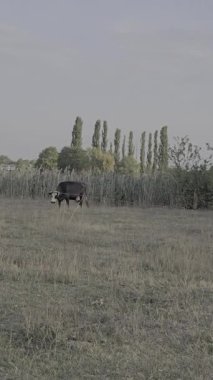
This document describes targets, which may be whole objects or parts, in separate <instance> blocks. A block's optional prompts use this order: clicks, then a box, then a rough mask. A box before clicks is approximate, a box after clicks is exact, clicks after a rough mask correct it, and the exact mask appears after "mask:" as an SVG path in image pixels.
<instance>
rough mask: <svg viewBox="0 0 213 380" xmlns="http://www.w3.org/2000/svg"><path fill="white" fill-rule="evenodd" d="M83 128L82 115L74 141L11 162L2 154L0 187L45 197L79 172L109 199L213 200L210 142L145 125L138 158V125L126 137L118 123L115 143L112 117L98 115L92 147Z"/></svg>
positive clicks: (100, 198)
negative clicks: (171, 134) (151, 130)
mask: <svg viewBox="0 0 213 380" xmlns="http://www.w3.org/2000/svg"><path fill="white" fill-rule="evenodd" d="M82 129H83V121H82V119H81V118H80V117H77V118H76V120H75V123H74V126H73V130H72V139H71V141H70V143H69V145H68V146H65V147H63V148H62V149H61V151H60V152H58V151H57V149H56V147H52V146H50V147H47V148H45V149H43V150H42V152H40V154H39V156H38V159H37V160H36V161H29V160H23V159H19V160H18V161H17V162H12V161H11V160H10V159H9V158H8V157H6V156H0V168H1V169H2V173H1V179H0V193H1V194H2V195H5V196H12V197H13V196H18V197H20V196H21V197H34V198H35V197H40V196H42V197H43V196H46V194H47V192H48V190H49V189H50V188H53V187H54V186H56V184H57V182H58V181H59V180H61V179H65V178H66V179H68V178H75V179H83V180H84V181H86V182H87V183H88V187H89V192H90V197H91V198H92V199H93V200H94V201H95V202H105V203H106V204H110V205H123V204H132V205H134V204H135V205H141V206H150V205H159V206H162V205H166V206H182V207H186V208H194V209H196V208H200V207H210V206H211V205H212V204H213V163H212V153H213V149H212V147H211V146H210V145H209V144H206V151H205V152H202V150H201V148H200V147H198V146H197V145H193V144H192V143H191V142H190V140H189V138H188V137H187V136H186V137H182V138H180V137H177V138H175V142H174V144H173V145H169V143H168V128H167V126H163V127H162V128H161V129H160V131H158V130H156V131H155V132H154V134H152V133H149V135H148V136H147V135H146V131H143V132H142V133H141V139H140V159H139V161H138V160H137V159H136V156H135V145H134V135H133V131H130V132H129V134H128V136H127V138H126V136H125V135H124V136H123V137H122V136H121V130H120V129H118V128H117V129H116V130H115V133H114V141H113V143H112V142H110V143H109V140H108V125H107V122H106V121H104V122H103V125H102V123H101V121H100V120H97V121H96V123H95V125H94V132H93V135H92V139H91V147H89V148H87V149H84V148H83V146H82ZM121 139H122V142H121ZM204 157H205V158H204ZM4 169H6V170H4ZM8 169H11V170H8ZM12 169H13V170H12Z"/></svg>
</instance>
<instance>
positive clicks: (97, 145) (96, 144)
mask: <svg viewBox="0 0 213 380" xmlns="http://www.w3.org/2000/svg"><path fill="white" fill-rule="evenodd" d="M100 131H101V121H100V120H97V121H96V123H95V126H94V133H93V136H92V147H93V148H100Z"/></svg>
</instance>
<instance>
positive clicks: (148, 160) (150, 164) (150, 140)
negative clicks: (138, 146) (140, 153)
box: [146, 133, 152, 172]
mask: <svg viewBox="0 0 213 380" xmlns="http://www.w3.org/2000/svg"><path fill="white" fill-rule="evenodd" d="M146 167H147V171H148V172H150V171H151V168H152V133H149V140H148V151H147V164H146Z"/></svg>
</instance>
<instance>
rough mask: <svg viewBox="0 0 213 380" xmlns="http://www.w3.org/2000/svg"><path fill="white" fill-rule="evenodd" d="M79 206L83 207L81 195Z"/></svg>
mask: <svg viewBox="0 0 213 380" xmlns="http://www.w3.org/2000/svg"><path fill="white" fill-rule="evenodd" d="M79 205H80V206H81V207H82V205H83V196H82V195H80V200H79Z"/></svg>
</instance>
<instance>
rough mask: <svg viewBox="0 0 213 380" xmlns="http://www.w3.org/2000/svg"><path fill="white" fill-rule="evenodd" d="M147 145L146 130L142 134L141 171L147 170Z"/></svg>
mask: <svg viewBox="0 0 213 380" xmlns="http://www.w3.org/2000/svg"><path fill="white" fill-rule="evenodd" d="M145 145H146V132H143V133H142V134H141V148H140V172H141V174H143V173H144V172H145Z"/></svg>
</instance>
